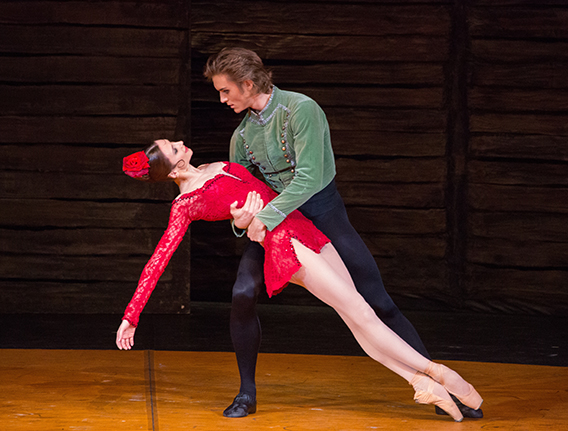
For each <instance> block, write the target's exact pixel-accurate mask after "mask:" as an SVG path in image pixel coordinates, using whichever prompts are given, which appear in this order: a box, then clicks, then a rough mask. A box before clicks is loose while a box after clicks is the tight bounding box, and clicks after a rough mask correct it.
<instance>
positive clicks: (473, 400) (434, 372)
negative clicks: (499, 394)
mask: <svg viewBox="0 0 568 431" xmlns="http://www.w3.org/2000/svg"><path fill="white" fill-rule="evenodd" d="M426 374H428V375H429V376H430V377H432V378H433V379H434V380H436V381H437V382H439V383H440V384H441V385H442V386H444V388H445V389H446V390H447V391H448V392H449V393H450V394H452V395H454V396H455V397H456V398H457V399H458V400H460V401H461V402H462V403H463V404H465V405H466V406H468V407H470V408H472V409H474V410H477V409H479V407H481V404H482V403H483V398H481V395H479V393H478V392H477V391H476V390H475V388H474V387H473V386H472V385H470V384H469V383H468V382H466V381H465V380H464V379H463V378H462V377H461V376H460V375H459V374H458V373H456V372H455V371H454V370H451V369H450V368H448V367H446V366H445V365H442V364H436V363H435V362H430V365H429V366H428V368H427V369H426Z"/></svg>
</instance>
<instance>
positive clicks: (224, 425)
mask: <svg viewBox="0 0 568 431" xmlns="http://www.w3.org/2000/svg"><path fill="white" fill-rule="evenodd" d="M259 312H260V317H261V321H262V323H263V344H262V347H261V352H262V353H261V355H260V358H259V364H258V372H257V383H258V399H259V405H258V411H257V413H256V414H254V415H251V416H249V417H247V418H242V419H228V418H224V417H223V416H222V411H223V409H224V408H225V407H226V406H228V405H229V404H230V402H231V401H232V398H233V397H234V396H235V395H236V392H237V389H238V385H239V381H238V372H237V368H236V361H235V357H234V354H233V353H232V347H231V344H230V338H229V331H228V314H229V306H228V305H227V304H215V303H193V304H192V313H191V314H190V315H175V316H172V315H168V316H160V315H148V314H143V315H142V317H141V323H140V327H139V329H138V331H137V334H136V335H137V339H136V345H135V350H133V351H129V352H123V351H118V350H117V349H116V347H115V346H114V337H115V331H116V329H117V327H118V325H119V323H120V316H117V315H75V316H73V315H42V314H37V315H15V314H14V315H6V314H5V315H0V347H1V348H0V431H20V430H26V431H27V430H34V431H44V430H48V431H56V430H64V431H78V430H90V431H118V430H152V431H157V430H162V431H164V430H176V431H177V430H221V429H223V430H377V429H379V430H397V431H398V430H426V431H428V430H446V429H448V430H449V429H451V430H457V429H459V430H482V429H483V430H488V429H501V430H519V431H521V430H522V431H524V430H527V431H534V430H567V429H568V319H567V318H564V317H551V316H506V315H492V314H467V313H442V312H408V311H407V312H405V315H406V316H407V317H408V318H409V319H410V320H411V322H412V323H413V324H414V325H415V327H416V328H417V329H418V331H419V333H420V335H421V336H422V339H423V340H424V343H425V345H426V346H427V347H428V349H429V351H430V354H431V355H432V357H433V358H435V359H437V360H438V361H440V362H443V363H446V364H448V365H450V366H452V367H453V368H455V369H456V370H457V371H459V372H460V373H462V374H463V375H464V377H466V378H467V379H468V380H470V381H471V382H472V383H473V384H474V385H475V386H476V387H477V389H478V390H479V392H480V393H481V395H482V396H483V397H484V399H485V403H484V405H483V410H484V413H485V418H483V419H479V420H472V419H465V420H464V422H462V423H455V422H453V421H452V420H451V418H449V417H448V416H438V415H436V414H434V408H433V407H431V406H423V405H418V404H415V403H414V402H413V400H412V396H413V391H412V388H411V387H410V386H409V385H408V384H407V383H406V382H405V381H404V380H403V379H401V378H399V377H398V376H396V375H395V374H393V373H392V372H390V371H389V370H387V369H386V368H384V367H383V366H381V365H379V364H377V363H375V362H374V361H373V360H371V359H369V358H367V357H366V356H364V355H363V353H362V351H361V349H360V348H359V346H357V344H356V343H355V342H354V340H353V337H352V336H351V334H350V333H349V331H348V330H347V329H346V328H345V325H344V324H343V322H341V320H340V319H339V318H338V317H337V316H336V315H335V313H334V312H333V310H330V309H329V308H327V307H297V306H282V305H281V306H274V305H259Z"/></svg>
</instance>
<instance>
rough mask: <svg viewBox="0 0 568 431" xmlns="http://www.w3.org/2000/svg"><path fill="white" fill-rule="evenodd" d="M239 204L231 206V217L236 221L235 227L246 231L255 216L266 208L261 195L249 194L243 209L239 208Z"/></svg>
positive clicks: (235, 203)
mask: <svg viewBox="0 0 568 431" xmlns="http://www.w3.org/2000/svg"><path fill="white" fill-rule="evenodd" d="M237 205H238V202H233V203H232V204H231V216H232V217H233V219H234V220H235V226H236V227H238V228H239V229H246V228H248V227H249V225H250V224H251V222H252V220H253V218H254V216H255V215H256V214H257V213H258V212H259V211H260V210H261V209H262V208H263V207H264V202H263V201H262V199H261V197H260V194H258V193H257V192H249V194H248V195H247V200H246V202H245V203H244V205H243V206H242V207H241V208H237Z"/></svg>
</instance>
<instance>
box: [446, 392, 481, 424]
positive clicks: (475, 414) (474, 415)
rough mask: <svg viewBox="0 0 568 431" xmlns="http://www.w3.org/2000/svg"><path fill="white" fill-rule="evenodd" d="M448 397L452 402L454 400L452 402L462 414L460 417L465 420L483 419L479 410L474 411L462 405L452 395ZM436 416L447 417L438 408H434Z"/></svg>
mask: <svg viewBox="0 0 568 431" xmlns="http://www.w3.org/2000/svg"><path fill="white" fill-rule="evenodd" d="M450 397H452V400H454V402H455V403H456V405H457V406H458V409H460V412H461V413H462V415H463V416H464V417H465V418H470V419H481V418H482V417H483V410H481V409H477V410H474V409H472V408H470V407H468V406H466V405H464V404H463V403H462V402H461V401H460V400H458V399H457V398H456V397H454V396H453V395H452V394H450ZM436 414H437V415H447V413H446V412H445V411H444V410H442V409H441V408H440V407H438V406H436Z"/></svg>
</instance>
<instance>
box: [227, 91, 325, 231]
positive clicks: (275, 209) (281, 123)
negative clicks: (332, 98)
mask: <svg viewBox="0 0 568 431" xmlns="http://www.w3.org/2000/svg"><path fill="white" fill-rule="evenodd" d="M230 160H231V162H236V163H239V164H241V165H243V166H245V167H246V168H247V169H248V170H250V171H251V172H253V171H254V170H255V167H257V168H258V170H259V171H260V173H261V174H262V175H263V177H264V179H265V181H266V182H267V183H268V185H269V186H270V187H271V188H272V189H273V190H274V191H276V192H277V193H279V195H278V196H277V197H276V198H274V199H273V200H272V201H271V202H268V203H267V205H266V207H265V208H264V209H263V210H262V211H261V212H259V213H258V215H257V217H258V219H259V220H260V221H262V222H263V223H264V224H265V225H266V227H267V229H268V230H272V229H274V228H275V227H276V226H278V225H279V224H280V223H281V222H282V220H284V219H285V218H286V216H287V215H288V214H290V213H291V212H292V211H294V210H295V209H297V208H298V207H300V206H301V205H302V204H303V203H304V202H306V201H307V200H308V199H310V198H311V197H312V196H313V195H314V194H316V193H318V192H319V191H321V190H322V189H323V188H325V187H326V186H327V185H328V184H329V183H330V182H331V181H332V180H333V178H334V177H335V159H334V156H333V150H332V148H331V139H330V132H329V124H328V122H327V118H326V116H325V113H324V112H323V110H322V109H321V108H320V107H319V105H318V104H317V103H316V102H315V101H313V100H312V99H310V98H309V97H308V96H305V95H303V94H300V93H294V92H291V91H283V90H280V89H278V88H277V87H276V86H274V87H273V91H272V95H271V97H270V100H269V101H268V103H267V105H266V107H265V108H264V109H263V110H262V111H260V112H257V111H254V110H251V109H249V112H248V113H247V115H246V116H245V117H244V119H243V121H242V122H241V124H240V125H239V127H237V129H236V130H235V132H234V133H233V136H232V138H231V147H230Z"/></svg>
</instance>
